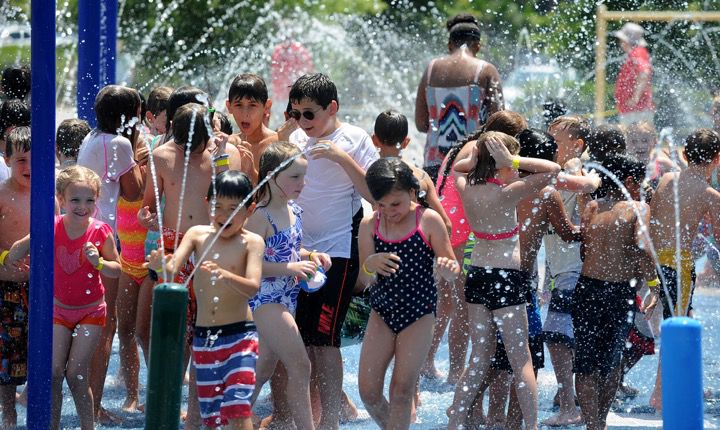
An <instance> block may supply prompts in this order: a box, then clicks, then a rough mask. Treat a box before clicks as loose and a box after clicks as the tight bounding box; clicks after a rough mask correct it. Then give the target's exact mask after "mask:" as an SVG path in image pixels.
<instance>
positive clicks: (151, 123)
mask: <svg viewBox="0 0 720 430" xmlns="http://www.w3.org/2000/svg"><path fill="white" fill-rule="evenodd" d="M172 92H173V89H172V88H170V87H155V88H153V89H152V90H151V91H150V94H149V95H148V100H147V112H145V124H147V126H148V129H149V133H150V135H152V136H159V135H161V134H165V133H166V132H167V127H166V124H167V107H168V101H169V100H170V95H171V94H172Z"/></svg>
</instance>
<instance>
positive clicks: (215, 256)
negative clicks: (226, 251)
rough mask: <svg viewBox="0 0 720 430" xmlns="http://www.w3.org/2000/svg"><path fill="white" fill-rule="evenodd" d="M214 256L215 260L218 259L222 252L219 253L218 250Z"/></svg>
mask: <svg viewBox="0 0 720 430" xmlns="http://www.w3.org/2000/svg"><path fill="white" fill-rule="evenodd" d="M212 258H213V260H217V259H218V258H220V254H218V253H217V252H216V253H215V254H213V257H212Z"/></svg>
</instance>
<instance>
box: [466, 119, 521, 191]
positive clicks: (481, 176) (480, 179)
mask: <svg viewBox="0 0 720 430" xmlns="http://www.w3.org/2000/svg"><path fill="white" fill-rule="evenodd" d="M491 137H496V138H498V139H500V141H501V142H502V144H503V145H505V147H506V148H507V149H508V151H510V153H511V154H517V153H518V151H519V150H520V144H519V143H518V141H517V139H515V138H514V137H512V136H510V135H507V134H505V133H501V132H499V131H486V132H485V133H483V134H481V135H480V137H478V140H477V142H475V145H477V147H478V160H477V164H476V165H475V167H473V168H472V170H470V172H469V173H468V183H469V184H470V185H476V184H484V183H485V182H486V181H487V180H488V179H489V178H492V177H494V176H495V172H496V171H497V168H496V167H495V159H494V158H492V156H491V155H490V151H488V149H487V146H486V145H485V142H486V141H487V140H488V139H490V138H491Z"/></svg>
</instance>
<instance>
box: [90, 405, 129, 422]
mask: <svg viewBox="0 0 720 430" xmlns="http://www.w3.org/2000/svg"><path fill="white" fill-rule="evenodd" d="M95 422H96V423H97V424H100V425H103V426H116V425H118V424H122V422H123V419H122V418H121V417H119V416H117V415H115V414H113V413H111V412H110V411H108V410H107V409H105V408H103V407H102V406H100V409H98V411H97V414H96V415H95Z"/></svg>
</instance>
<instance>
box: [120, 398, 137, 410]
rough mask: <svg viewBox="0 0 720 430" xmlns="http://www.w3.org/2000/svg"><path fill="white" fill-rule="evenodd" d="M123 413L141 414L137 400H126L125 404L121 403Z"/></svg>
mask: <svg viewBox="0 0 720 430" xmlns="http://www.w3.org/2000/svg"><path fill="white" fill-rule="evenodd" d="M121 409H122V410H123V412H131V413H137V412H142V411H141V410H140V405H138V399H133V398H130V397H128V398H126V399H125V403H123V405H122V408H121Z"/></svg>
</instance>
